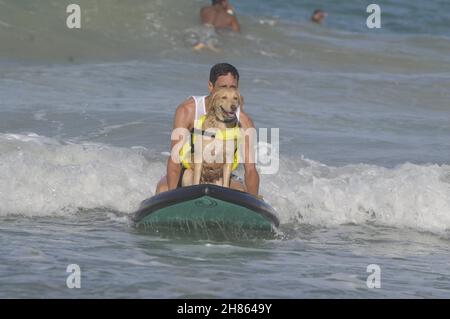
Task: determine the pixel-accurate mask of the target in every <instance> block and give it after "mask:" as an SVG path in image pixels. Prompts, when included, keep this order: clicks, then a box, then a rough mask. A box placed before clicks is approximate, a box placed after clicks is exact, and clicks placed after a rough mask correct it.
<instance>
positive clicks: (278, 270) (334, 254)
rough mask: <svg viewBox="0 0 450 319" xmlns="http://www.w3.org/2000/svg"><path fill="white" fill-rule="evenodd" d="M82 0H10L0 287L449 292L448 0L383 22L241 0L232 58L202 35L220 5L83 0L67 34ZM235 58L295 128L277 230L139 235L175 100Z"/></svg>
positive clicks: (290, 294) (302, 4) (265, 190)
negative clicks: (238, 235)
mask: <svg viewBox="0 0 450 319" xmlns="http://www.w3.org/2000/svg"><path fill="white" fill-rule="evenodd" d="M73 2H74V1H60V0H58V1H56V0H54V1H51V0H40V1H31V0H0V238H1V243H2V245H0V256H1V257H0V297H1V298H61V297H63V298H80V297H81V298H108V297H113V298H116V297H117V298H448V297H450V266H449V264H450V249H449V244H450V160H449V158H450V103H449V101H450V54H449V53H450V25H449V23H448V21H449V19H450V2H448V1H444V0H441V1H439V0H432V1H426V2H424V1H418V0H414V1H411V0H409V1H406V0H399V1H393V0H391V1H379V2H378V4H379V5H380V7H381V10H382V11H381V12H382V28H381V29H379V30H375V29H368V28H367V27H366V25H365V21H366V18H367V16H368V13H366V6H367V5H368V4H370V3H371V2H368V1H357V0H355V1H345V3H341V2H336V1H325V0H322V1H312V0H305V1H300V0H298V1H269V0H264V1H257V0H246V1H241V2H239V1H231V3H232V4H233V5H234V6H235V7H236V11H237V13H238V18H239V21H240V22H241V25H242V33H241V34H237V35H236V34H230V33H227V32H222V33H219V34H218V35H216V37H217V40H218V41H219V46H220V48H221V49H222V52H221V53H210V52H201V53H195V52H193V51H192V50H191V48H190V47H189V45H188V41H187V39H188V38H189V36H190V35H191V34H192V33H195V32H198V30H199V26H198V24H199V22H198V10H199V8H200V7H201V6H202V5H205V4H207V3H208V1H195V0H185V1H175V0H165V1H157V0H155V1H150V0H146V1H144V0H135V1H110V0H108V1H107V0H97V1H94V0H90V1H87V0H78V1H77V3H78V4H80V6H81V8H82V28H81V29H80V30H69V29H67V28H66V26H65V20H66V17H67V13H66V6H67V5H68V4H69V3H73ZM317 7H321V8H323V9H325V10H326V11H327V12H328V13H329V16H328V17H327V20H326V23H325V24H324V25H321V26H319V25H314V24H312V23H310V22H309V21H308V18H309V16H310V14H311V12H312V11H313V10H314V9H316V8H317ZM223 61H227V62H230V63H232V64H234V65H235V66H236V67H237V68H238V69H239V71H240V73H241V81H240V88H241V92H242V94H243V95H244V96H245V102H246V104H245V109H246V111H247V113H249V114H250V115H251V117H252V118H253V120H254V122H255V124H256V126H257V127H258V128H269V129H270V128H279V130H280V134H279V135H280V136H279V137H280V140H279V142H280V146H279V147H280V163H279V169H278V171H277V172H276V173H275V174H267V175H261V194H262V195H263V196H264V198H265V200H266V201H267V202H269V203H270V204H271V205H272V206H273V207H274V208H275V210H276V211H277V213H278V216H279V218H280V221H281V226H280V229H279V230H280V236H279V237H277V238H276V239H272V240H228V241H216V240H214V239H202V240H197V239H192V238H176V237H173V238H172V237H169V238H167V237H161V236H157V235H155V234H147V233H144V232H141V231H138V230H137V229H135V228H134V227H133V226H132V223H131V221H130V216H131V214H132V212H133V211H135V210H136V209H137V207H138V206H139V203H140V202H141V201H142V200H144V199H145V198H148V197H150V196H152V195H153V192H154V187H155V184H156V182H157V181H158V180H159V178H160V177H161V175H163V174H164V171H165V161H166V159H167V151H168V147H169V137H170V133H171V124H172V116H173V112H174V110H175V108H176V106H177V105H178V104H179V103H181V102H182V101H183V100H184V99H185V98H187V97H188V96H191V95H201V94H207V80H208V74H209V69H210V67H211V66H212V65H213V64H214V63H217V62H223ZM259 168H260V169H261V166H260V167H259ZM241 173H242V172H241ZM70 264H77V265H79V267H80V269H81V288H79V289H69V288H68V287H67V285H66V280H67V278H68V276H69V275H70V273H68V272H67V271H66V270H67V266H68V265H70ZM373 264H375V265H378V266H379V267H380V268H379V269H380V271H381V272H380V278H381V281H380V283H381V287H380V288H369V287H368V285H367V279H368V276H369V275H371V273H370V272H367V269H368V268H367V267H368V266H369V265H373Z"/></svg>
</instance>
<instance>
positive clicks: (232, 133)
mask: <svg viewBox="0 0 450 319" xmlns="http://www.w3.org/2000/svg"><path fill="white" fill-rule="evenodd" d="M205 120H206V115H203V116H201V117H200V118H199V119H198V121H195V123H194V130H193V132H191V143H185V144H184V145H183V147H182V148H181V150H180V160H181V164H182V165H183V166H184V167H185V168H186V169H190V168H191V153H193V152H194V148H193V147H194V144H195V135H200V134H203V133H204V132H203V129H202V128H203V123H205ZM214 138H217V139H219V140H222V141H229V140H234V141H235V149H234V160H233V166H232V168H231V169H232V170H233V171H234V170H236V169H237V167H238V165H239V152H238V147H237V145H238V144H237V143H239V142H240V140H241V130H240V127H239V124H236V126H235V127H232V128H227V129H225V130H216V132H215V136H214Z"/></svg>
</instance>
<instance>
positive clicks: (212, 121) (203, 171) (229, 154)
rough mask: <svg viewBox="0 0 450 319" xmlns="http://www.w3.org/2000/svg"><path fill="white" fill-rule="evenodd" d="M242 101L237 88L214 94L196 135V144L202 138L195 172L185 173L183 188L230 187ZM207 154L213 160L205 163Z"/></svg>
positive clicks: (192, 159)
mask: <svg viewBox="0 0 450 319" xmlns="http://www.w3.org/2000/svg"><path fill="white" fill-rule="evenodd" d="M242 102H243V98H242V96H241V95H240V93H239V91H238V90H237V89H232V88H221V89H219V90H218V91H216V92H215V93H214V94H213V96H212V98H211V103H210V105H209V107H208V108H207V113H206V115H205V116H204V117H203V118H201V120H200V122H199V125H198V126H196V128H195V129H194V132H193V134H194V145H195V144H196V143H197V142H195V141H198V140H199V139H201V142H202V143H201V149H199V150H196V151H195V152H194V153H193V154H192V158H191V163H194V165H193V166H194V171H193V174H192V171H191V172H189V173H188V171H186V172H185V174H184V176H183V180H182V181H183V182H182V185H183V186H189V185H198V184H216V185H219V186H223V187H230V178H231V172H232V168H233V163H234V161H235V152H236V150H237V143H238V142H239V134H240V124H239V121H238V118H237V115H236V112H237V110H238V108H239V107H240V106H242ZM200 125H201V129H200ZM196 147H198V146H196ZM200 151H201V152H200ZM204 154H207V155H211V156H209V157H210V158H213V159H214V161H211V160H209V161H206V160H205V158H204Z"/></svg>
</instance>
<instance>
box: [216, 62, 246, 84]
mask: <svg viewBox="0 0 450 319" xmlns="http://www.w3.org/2000/svg"><path fill="white" fill-rule="evenodd" d="M228 73H231V75H232V76H233V77H234V78H235V79H236V80H237V81H238V82H239V72H238V70H237V69H236V68H235V67H234V66H232V65H231V64H229V63H217V64H216V65H214V66H213V67H212V68H211V71H210V72H209V81H210V82H211V83H212V84H215V83H216V81H217V79H218V78H219V76H222V75H227V74H228Z"/></svg>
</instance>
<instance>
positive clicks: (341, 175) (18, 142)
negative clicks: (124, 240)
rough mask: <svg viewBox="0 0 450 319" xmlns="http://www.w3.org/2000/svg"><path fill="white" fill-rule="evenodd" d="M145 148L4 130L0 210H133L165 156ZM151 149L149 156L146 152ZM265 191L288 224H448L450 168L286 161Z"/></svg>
mask: <svg viewBox="0 0 450 319" xmlns="http://www.w3.org/2000/svg"><path fill="white" fill-rule="evenodd" d="M147 152H148V151H147V150H146V149H145V148H144V149H143V148H119V147H113V146H108V145H104V144H95V143H89V144H87V143H82V144H73V143H72V144H69V143H67V142H64V141H58V140H55V139H52V138H47V137H43V136H39V135H36V134H32V133H30V134H26V135H20V134H1V135H0V176H1V180H0V202H1V203H2V205H1V206H0V215H17V214H20V215H26V216H46V215H54V214H56V215H60V214H70V213H73V212H76V211H78V210H80V209H96V208H102V209H104V208H106V209H110V210H112V211H120V212H124V213H131V212H133V211H134V210H135V209H136V208H137V207H138V205H139V203H140V202H141V201H142V200H143V199H145V198H147V197H149V196H151V195H152V194H153V193H152V192H153V190H154V186H155V184H156V182H157V181H158V179H159V178H160V176H161V175H162V174H163V172H164V161H163V160H160V161H159V160H154V159H150V156H146V153H147ZM147 155H148V154H147ZM261 190H262V194H263V195H264V197H265V199H266V200H267V201H268V202H269V203H271V204H272V205H273V206H274V208H275V209H276V211H277V212H278V214H279V217H280V220H281V223H282V224H286V223H307V224H312V225H319V226H322V225H323V226H330V225H331V226H332V225H340V224H348V223H355V224H363V223H367V222H373V223H379V224H383V225H389V226H394V227H410V228H414V229H419V230H428V231H433V232H435V231H436V232H440V231H444V230H448V229H450V166H449V165H432V164H429V165H415V164H411V163H405V164H402V165H399V166H397V167H395V168H392V169H389V168H384V167H380V166H375V165H366V164H357V165H347V166H343V167H332V166H327V165H325V164H322V163H319V162H315V161H312V160H309V159H305V158H301V159H298V160H294V159H287V158H284V159H282V163H281V168H280V171H279V173H278V174H276V175H262V180H261Z"/></svg>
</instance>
